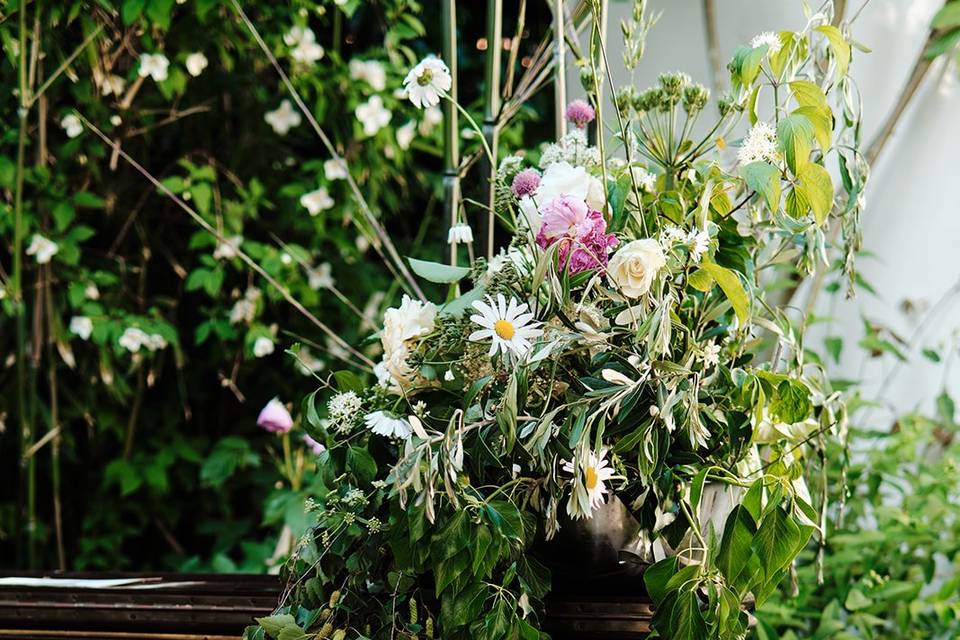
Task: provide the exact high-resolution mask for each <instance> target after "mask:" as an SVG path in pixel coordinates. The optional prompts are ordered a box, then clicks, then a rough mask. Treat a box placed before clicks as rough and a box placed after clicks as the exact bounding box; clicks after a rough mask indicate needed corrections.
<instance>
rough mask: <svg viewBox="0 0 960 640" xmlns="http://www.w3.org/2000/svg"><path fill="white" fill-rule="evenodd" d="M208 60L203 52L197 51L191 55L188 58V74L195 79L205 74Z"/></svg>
mask: <svg viewBox="0 0 960 640" xmlns="http://www.w3.org/2000/svg"><path fill="white" fill-rule="evenodd" d="M207 64H208V60H207V56H205V55H203V52H202V51H197V52H195V53H191V54H190V55H188V56H187V62H186V66H187V73H189V74H190V75H192V76H193V77H194V78H196V77H197V76H199V75H200V74H201V73H203V70H204V69H206V68H207Z"/></svg>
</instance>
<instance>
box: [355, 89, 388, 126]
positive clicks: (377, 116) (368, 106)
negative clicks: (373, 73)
mask: <svg viewBox="0 0 960 640" xmlns="http://www.w3.org/2000/svg"><path fill="white" fill-rule="evenodd" d="M354 113H355V114H356V116H357V120H359V121H360V124H362V125H363V132H364V133H365V134H366V135H367V136H373V135H376V134H377V131H380V129H383V128H384V127H385V126H387V125H388V124H390V116H391V115H393V114H392V113H391V112H390V109H387V108H386V107H385V106H383V98H381V97H380V96H371V98H370V99H369V100H367V101H366V102H364V103H362V104H358V105H357V108H356V109H355V110H354Z"/></svg>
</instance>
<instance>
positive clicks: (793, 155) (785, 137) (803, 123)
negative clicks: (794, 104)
mask: <svg viewBox="0 0 960 640" xmlns="http://www.w3.org/2000/svg"><path fill="white" fill-rule="evenodd" d="M777 139H778V141H779V142H780V149H781V150H782V151H783V155H784V157H785V158H786V159H787V166H788V167H790V170H791V171H792V172H793V173H794V175H796V174H797V172H798V171H799V170H800V168H801V167H803V166H804V165H806V164H808V163H809V162H810V147H811V145H812V144H813V123H811V122H810V120H808V119H807V117H806V116H804V115H803V114H799V113H797V112H793V113H791V114H790V115H789V116H787V117H786V118H784V119H783V120H781V121H780V124H779V125H777Z"/></svg>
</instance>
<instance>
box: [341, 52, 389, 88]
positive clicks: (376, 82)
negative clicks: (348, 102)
mask: <svg viewBox="0 0 960 640" xmlns="http://www.w3.org/2000/svg"><path fill="white" fill-rule="evenodd" d="M349 68H350V78H351V79H353V80H361V81H363V82H366V83H367V84H368V85H370V87H371V88H373V90H374V91H383V90H384V89H386V88H387V70H386V68H385V67H384V66H383V63H382V62H379V61H377V60H358V59H357V58H354V59H352V60H351V61H350V66H349Z"/></svg>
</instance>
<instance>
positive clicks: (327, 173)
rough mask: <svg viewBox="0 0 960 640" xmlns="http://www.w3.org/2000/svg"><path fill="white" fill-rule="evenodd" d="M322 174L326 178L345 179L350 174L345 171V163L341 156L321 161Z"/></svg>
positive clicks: (331, 179)
mask: <svg viewBox="0 0 960 640" xmlns="http://www.w3.org/2000/svg"><path fill="white" fill-rule="evenodd" d="M323 175H324V177H325V178H326V179H327V180H330V181H333V180H346V179H347V176H348V175H350V174H349V173H348V172H347V163H346V162H344V160H343V158H330V159H329V160H326V161H324V163H323Z"/></svg>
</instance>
